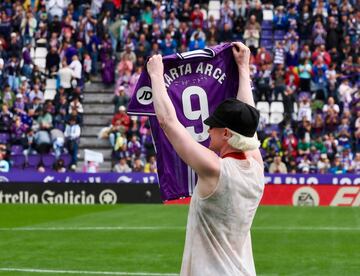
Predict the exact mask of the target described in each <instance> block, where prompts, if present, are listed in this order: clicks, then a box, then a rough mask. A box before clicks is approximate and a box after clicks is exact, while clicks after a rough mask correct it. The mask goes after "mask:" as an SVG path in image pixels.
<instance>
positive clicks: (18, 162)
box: [10, 154, 25, 169]
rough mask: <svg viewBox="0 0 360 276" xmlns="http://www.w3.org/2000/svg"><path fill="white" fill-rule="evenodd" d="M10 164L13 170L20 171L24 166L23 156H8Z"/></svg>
mask: <svg viewBox="0 0 360 276" xmlns="http://www.w3.org/2000/svg"><path fill="white" fill-rule="evenodd" d="M10 162H11V165H12V167H13V168H18V169H22V168H23V167H24V164H25V155H24V154H13V155H11V156H10Z"/></svg>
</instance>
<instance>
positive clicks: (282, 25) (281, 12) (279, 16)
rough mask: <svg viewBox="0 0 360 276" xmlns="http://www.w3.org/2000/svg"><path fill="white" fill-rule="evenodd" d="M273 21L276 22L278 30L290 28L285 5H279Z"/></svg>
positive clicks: (275, 26)
mask: <svg viewBox="0 0 360 276" xmlns="http://www.w3.org/2000/svg"><path fill="white" fill-rule="evenodd" d="M273 23H274V28H275V29H276V30H284V31H285V30H286V29H287V28H288V23H289V22H288V17H287V14H286V13H285V9H284V6H282V5H279V6H277V7H276V11H275V14H274V19H273Z"/></svg>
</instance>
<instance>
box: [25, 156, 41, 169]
mask: <svg viewBox="0 0 360 276" xmlns="http://www.w3.org/2000/svg"><path fill="white" fill-rule="evenodd" d="M27 160H28V161H27V168H29V169H36V168H37V166H39V164H40V161H41V156H40V155H39V154H30V155H28V158H27Z"/></svg>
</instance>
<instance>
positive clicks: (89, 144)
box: [80, 135, 110, 149]
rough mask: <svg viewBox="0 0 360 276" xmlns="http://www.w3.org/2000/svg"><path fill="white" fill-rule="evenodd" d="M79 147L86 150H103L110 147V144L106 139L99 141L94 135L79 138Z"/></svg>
mask: <svg viewBox="0 0 360 276" xmlns="http://www.w3.org/2000/svg"><path fill="white" fill-rule="evenodd" d="M80 145H81V147H86V148H88V149H92V148H104V147H110V142H109V140H108V139H99V138H98V137H97V136H96V135H94V136H87V137H83V136H81V137H80Z"/></svg>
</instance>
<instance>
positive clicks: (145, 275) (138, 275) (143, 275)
mask: <svg viewBox="0 0 360 276" xmlns="http://www.w3.org/2000/svg"><path fill="white" fill-rule="evenodd" d="M0 271H7V272H29V273H57V274H85V275H129V276H178V275H179V274H175V273H151V272H121V271H114V272H112V271H83V270H57V269H33V268H13V267H0Z"/></svg>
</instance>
